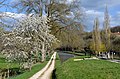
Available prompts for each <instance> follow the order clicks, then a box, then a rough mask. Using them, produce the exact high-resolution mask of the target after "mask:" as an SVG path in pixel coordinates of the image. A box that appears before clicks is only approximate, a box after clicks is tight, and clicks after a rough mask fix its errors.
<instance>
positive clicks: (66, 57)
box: [58, 51, 75, 63]
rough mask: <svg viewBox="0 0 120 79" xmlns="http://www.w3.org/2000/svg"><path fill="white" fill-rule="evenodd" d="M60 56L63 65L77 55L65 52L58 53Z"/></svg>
mask: <svg viewBox="0 0 120 79" xmlns="http://www.w3.org/2000/svg"><path fill="white" fill-rule="evenodd" d="M58 55H59V58H60V61H61V63H63V62H64V61H66V60H67V59H69V58H72V57H74V56H75V55H73V54H68V53H65V52H63V51H60V52H58Z"/></svg>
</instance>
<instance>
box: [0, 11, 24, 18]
mask: <svg viewBox="0 0 120 79" xmlns="http://www.w3.org/2000/svg"><path fill="white" fill-rule="evenodd" d="M0 16H1V17H4V18H6V17H9V18H15V19H19V18H24V17H26V15H25V14H22V13H20V14H17V13H12V12H1V13H0Z"/></svg>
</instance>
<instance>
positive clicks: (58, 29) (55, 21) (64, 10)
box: [0, 0, 83, 63]
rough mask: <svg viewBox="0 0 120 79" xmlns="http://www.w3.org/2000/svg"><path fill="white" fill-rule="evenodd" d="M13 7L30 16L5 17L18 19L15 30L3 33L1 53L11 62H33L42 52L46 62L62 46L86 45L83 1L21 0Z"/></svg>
mask: <svg viewBox="0 0 120 79" xmlns="http://www.w3.org/2000/svg"><path fill="white" fill-rule="evenodd" d="M6 5H7V4H6ZM9 7H12V8H17V10H18V12H23V13H24V12H25V13H26V17H24V18H20V19H15V18H13V17H11V16H9V15H3V16H1V18H3V17H9V18H12V19H14V20H16V21H15V23H14V25H11V26H12V27H13V29H12V30H7V31H4V32H3V31H2V30H1V36H0V39H1V40H0V41H1V42H0V43H1V48H0V49H1V52H2V54H4V55H5V56H6V58H7V59H8V60H9V61H10V62H12V61H19V63H21V62H26V61H27V62H28V63H30V62H31V61H33V60H34V59H32V56H34V58H37V59H39V54H41V56H42V58H41V61H45V59H46V54H49V52H50V51H51V50H53V49H55V48H57V47H58V46H59V47H72V49H73V50H74V48H81V47H83V38H82V36H81V35H82V33H83V26H82V24H81V16H82V12H80V11H81V9H80V6H79V0H74V1H73V2H71V3H67V2H66V0H62V1H61V0H18V1H16V2H14V3H13V5H12V6H9ZM1 14H2V13H1ZM4 23H5V22H3V24H4ZM3 24H2V25H3ZM5 25H6V26H7V24H5ZM57 39H58V40H59V43H58V41H57ZM80 41H81V42H80ZM56 42H57V44H56Z"/></svg>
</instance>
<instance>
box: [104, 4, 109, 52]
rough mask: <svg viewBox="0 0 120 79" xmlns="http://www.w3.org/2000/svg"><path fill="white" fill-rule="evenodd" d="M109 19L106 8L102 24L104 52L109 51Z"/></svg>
mask: <svg viewBox="0 0 120 79" xmlns="http://www.w3.org/2000/svg"><path fill="white" fill-rule="evenodd" d="M110 34H111V31H110V18H109V14H108V9H107V6H106V9H105V13H104V24H103V42H104V44H105V47H106V50H107V51H110Z"/></svg>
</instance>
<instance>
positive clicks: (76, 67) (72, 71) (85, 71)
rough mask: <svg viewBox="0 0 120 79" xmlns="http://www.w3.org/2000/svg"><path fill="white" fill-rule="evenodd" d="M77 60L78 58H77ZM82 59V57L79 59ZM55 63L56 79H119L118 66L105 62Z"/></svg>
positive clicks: (69, 61) (119, 65) (68, 61)
mask: <svg viewBox="0 0 120 79" xmlns="http://www.w3.org/2000/svg"><path fill="white" fill-rule="evenodd" d="M77 58H78V57H77ZM80 58H83V57H80ZM73 59H74V58H71V59H69V60H67V61H65V62H64V63H63V64H60V61H59V60H57V61H56V75H57V79H120V64H118V63H112V62H109V61H105V60H82V61H73Z"/></svg>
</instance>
